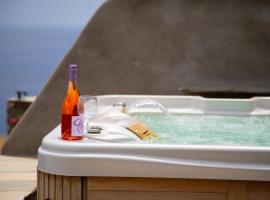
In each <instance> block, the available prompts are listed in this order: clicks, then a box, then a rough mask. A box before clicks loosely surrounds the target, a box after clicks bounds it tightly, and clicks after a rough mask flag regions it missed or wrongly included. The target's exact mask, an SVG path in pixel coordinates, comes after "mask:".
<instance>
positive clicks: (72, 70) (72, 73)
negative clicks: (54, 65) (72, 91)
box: [69, 64, 77, 81]
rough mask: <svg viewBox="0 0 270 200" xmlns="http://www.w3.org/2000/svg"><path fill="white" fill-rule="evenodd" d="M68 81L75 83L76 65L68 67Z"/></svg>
mask: <svg viewBox="0 0 270 200" xmlns="http://www.w3.org/2000/svg"><path fill="white" fill-rule="evenodd" d="M69 80H72V81H77V65H76V64H70V65H69Z"/></svg>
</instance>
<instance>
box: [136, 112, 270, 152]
mask: <svg viewBox="0 0 270 200" xmlns="http://www.w3.org/2000/svg"><path fill="white" fill-rule="evenodd" d="M132 115H133V117H135V118H136V119H137V120H139V121H141V122H143V123H145V124H146V125H148V126H149V127H150V128H151V129H152V130H154V131H155V132H157V133H158V135H159V136H160V139H159V140H153V141H152V142H153V143H163V144H200V145H233V146H234V145H237V146H238V145H240V146H268V147H269V146H270V116H228V115H187V114H185V115H175V116H170V115H163V114H143V113H141V114H139V113H136V114H132Z"/></svg>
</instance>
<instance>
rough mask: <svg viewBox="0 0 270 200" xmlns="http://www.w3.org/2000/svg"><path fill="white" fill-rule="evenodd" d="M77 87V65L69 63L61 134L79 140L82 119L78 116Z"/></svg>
mask: <svg viewBox="0 0 270 200" xmlns="http://www.w3.org/2000/svg"><path fill="white" fill-rule="evenodd" d="M79 96H80V94H79V90H78V87H77V65H75V64H70V65H69V83H68V89H67V93H66V96H65V99H64V102H63V105H62V121H61V136H62V139H64V140H81V139H82V138H83V124H84V122H83V119H82V118H81V117H80V116H79V114H78V111H77V105H78V100H79Z"/></svg>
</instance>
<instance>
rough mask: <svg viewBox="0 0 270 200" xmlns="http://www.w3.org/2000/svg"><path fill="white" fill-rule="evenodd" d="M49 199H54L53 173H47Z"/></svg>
mask: <svg viewBox="0 0 270 200" xmlns="http://www.w3.org/2000/svg"><path fill="white" fill-rule="evenodd" d="M49 199H50V200H54V199H55V175H52V174H50V175H49Z"/></svg>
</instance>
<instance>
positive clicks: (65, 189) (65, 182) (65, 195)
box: [63, 176, 70, 200]
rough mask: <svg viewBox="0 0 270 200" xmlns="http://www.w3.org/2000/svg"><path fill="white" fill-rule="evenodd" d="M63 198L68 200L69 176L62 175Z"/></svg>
mask: <svg viewBox="0 0 270 200" xmlns="http://www.w3.org/2000/svg"><path fill="white" fill-rule="evenodd" d="M63 200H70V177H69V176H63Z"/></svg>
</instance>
